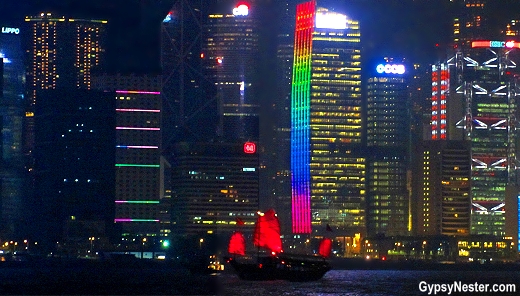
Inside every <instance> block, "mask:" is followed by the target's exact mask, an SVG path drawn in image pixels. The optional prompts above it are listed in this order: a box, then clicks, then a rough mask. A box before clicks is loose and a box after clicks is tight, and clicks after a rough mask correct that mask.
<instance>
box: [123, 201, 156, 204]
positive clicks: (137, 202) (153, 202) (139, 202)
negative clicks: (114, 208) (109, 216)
mask: <svg viewBox="0 0 520 296" xmlns="http://www.w3.org/2000/svg"><path fill="white" fill-rule="evenodd" d="M116 203H132V204H158V203H159V201H158V200H116Z"/></svg>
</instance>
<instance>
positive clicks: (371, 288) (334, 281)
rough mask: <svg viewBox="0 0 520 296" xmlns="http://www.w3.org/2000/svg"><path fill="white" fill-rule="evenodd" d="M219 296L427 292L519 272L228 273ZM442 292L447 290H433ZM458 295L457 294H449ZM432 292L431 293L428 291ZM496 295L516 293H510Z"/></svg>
mask: <svg viewBox="0 0 520 296" xmlns="http://www.w3.org/2000/svg"><path fill="white" fill-rule="evenodd" d="M218 277H219V285H220V286H221V290H220V292H219V293H220V294H221V295H323V296H326V295H345V296H362V295H428V292H427V291H426V292H421V290H420V287H419V284H420V283H421V282H426V283H427V284H430V285H431V284H453V283H454V282H460V284H461V285H464V284H467V285H474V284H475V283H478V284H489V286H490V287H491V286H492V285H493V284H515V285H516V289H517V290H516V291H518V288H519V287H518V285H519V283H520V271H514V272H511V271H489V272H485V273H483V272H482V271H471V270H466V271H459V272H455V271H452V270H451V271H446V270H444V271H443V270H438V271H431V270H430V271H425V270H331V271H329V272H328V273H327V274H325V276H324V277H323V278H322V279H320V280H319V281H315V282H303V283H302V282H285V281H270V282H267V283H266V282H263V283H262V282H251V281H242V280H240V279H238V277H237V276H236V275H234V274H231V273H223V274H219V276H218ZM437 294H438V295H446V294H447V293H446V292H444V293H437ZM452 294H459V293H455V292H454V293H452ZM430 295H433V294H430ZM498 295H517V294H516V293H514V292H511V293H505V292H504V293H500V294H498Z"/></svg>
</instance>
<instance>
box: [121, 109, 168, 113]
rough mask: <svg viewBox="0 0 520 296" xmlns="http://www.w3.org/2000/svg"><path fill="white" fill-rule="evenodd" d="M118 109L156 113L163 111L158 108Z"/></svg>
mask: <svg viewBox="0 0 520 296" xmlns="http://www.w3.org/2000/svg"><path fill="white" fill-rule="evenodd" d="M116 111H119V112H155V113H159V112H161V110H156V109H116Z"/></svg>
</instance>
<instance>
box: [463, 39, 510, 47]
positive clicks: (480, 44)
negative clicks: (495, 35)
mask: <svg viewBox="0 0 520 296" xmlns="http://www.w3.org/2000/svg"><path fill="white" fill-rule="evenodd" d="M471 47H472V48H491V47H493V48H520V43H519V42H516V41H512V40H511V41H488V40H485V41H473V42H471Z"/></svg>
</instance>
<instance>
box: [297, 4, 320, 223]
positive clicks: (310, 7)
mask: <svg viewBox="0 0 520 296" xmlns="http://www.w3.org/2000/svg"><path fill="white" fill-rule="evenodd" d="M315 15H316V1H315V0H312V1H308V2H305V3H301V4H298V5H297V7H296V19H297V21H296V31H295V39H294V66H293V74H292V75H293V77H292V81H293V83H292V92H291V170H292V176H291V187H292V193H291V206H292V231H293V233H311V202H310V199H311V197H310V179H311V176H310V142H309V139H310V89H311V88H310V85H311V54H312V33H313V31H314V19H315Z"/></svg>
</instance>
